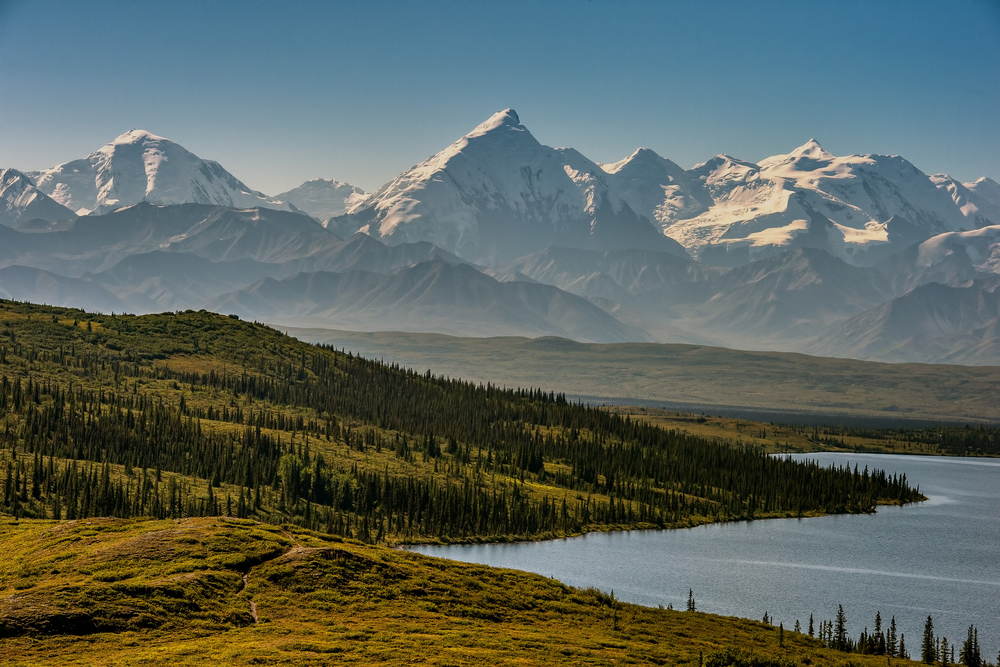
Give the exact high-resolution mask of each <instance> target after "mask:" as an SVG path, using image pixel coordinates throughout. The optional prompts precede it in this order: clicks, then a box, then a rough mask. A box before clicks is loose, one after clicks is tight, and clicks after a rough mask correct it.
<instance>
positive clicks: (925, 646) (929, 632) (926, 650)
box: [920, 615, 937, 665]
mask: <svg viewBox="0 0 1000 667" xmlns="http://www.w3.org/2000/svg"><path fill="white" fill-rule="evenodd" d="M920 660H921V662H923V663H925V664H928V665H933V664H934V663H935V662H937V644H936V643H935V641H934V619H932V618H931V617H930V616H929V615H928V616H927V621H926V622H925V623H924V639H923V641H922V642H921V643H920Z"/></svg>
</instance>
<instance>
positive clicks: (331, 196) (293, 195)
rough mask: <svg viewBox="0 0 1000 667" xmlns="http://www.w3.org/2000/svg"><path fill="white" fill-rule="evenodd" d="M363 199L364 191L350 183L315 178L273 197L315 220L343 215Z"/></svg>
mask: <svg viewBox="0 0 1000 667" xmlns="http://www.w3.org/2000/svg"><path fill="white" fill-rule="evenodd" d="M364 198H365V191H364V190H362V189H361V188H358V187H355V186H353V185H351V184H350V183H341V182H340V181H329V180H326V179H322V178H316V179H313V180H311V181H306V182H305V183H303V184H302V185H300V186H299V187H297V188H292V189H291V190H289V191H287V192H282V193H281V194H279V195H276V196H275V199H277V200H279V201H286V202H290V203H292V204H294V205H295V206H296V207H298V208H299V209H300V210H302V211H305V212H306V213H308V214H309V215H311V216H312V217H314V218H316V219H317V220H328V219H329V218H332V217H334V216H338V215H343V214H344V213H346V212H347V209H348V208H350V207H351V206H353V205H354V204H357V203H358V202H360V201H361V200H363V199H364Z"/></svg>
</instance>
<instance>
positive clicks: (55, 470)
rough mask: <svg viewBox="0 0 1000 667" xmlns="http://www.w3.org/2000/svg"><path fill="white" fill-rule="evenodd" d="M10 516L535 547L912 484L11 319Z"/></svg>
mask: <svg viewBox="0 0 1000 667" xmlns="http://www.w3.org/2000/svg"><path fill="white" fill-rule="evenodd" d="M0 374H2V377H0V414H2V415H3V421H2V424H0V446H2V448H3V459H2V463H0V469H2V470H3V472H2V474H3V479H4V481H3V497H2V499H0V500H2V503H3V508H4V510H5V511H6V512H8V513H11V514H13V515H14V516H18V517H39V518H66V519H73V518H84V517H91V516H113V517H123V518H130V517H153V518H177V517H191V516H212V515H227V516H235V517H240V518H256V519H259V520H262V521H268V522H272V523H282V522H290V523H294V524H297V525H301V526H303V527H306V528H311V529H314V530H320V531H326V532H329V533H334V534H340V535H345V536H350V537H355V538H357V539H360V540H363V541H367V542H372V543H376V542H406V541H410V542H418V541H426V540H446V541H461V540H479V539H487V540H498V539H500V540H502V539H534V538H540V537H547V536H556V535H568V534H577V533H581V532H586V531H591V530H601V529H609V528H625V527H675V526H690V525H696V524H699V523H705V522H711V521H733V520H747V519H755V518H763V517H776V516H803V515H807V514H817V513H834V512H871V511H873V510H874V508H875V506H876V504H878V503H885V502H891V503H907V502H911V501H915V500H917V499H919V498H920V497H921V496H920V494H919V491H918V490H917V489H914V488H911V487H910V485H909V484H908V483H907V480H906V479H905V477H903V476H889V475H886V474H885V473H883V472H881V471H877V470H867V469H865V470H857V469H853V470H849V469H834V468H821V467H819V466H818V465H816V464H805V463H799V462H793V461H790V460H786V459H783V458H776V457H769V456H766V455H764V454H763V453H762V452H761V451H758V450H756V449H754V448H751V447H745V446H739V445H736V444H735V443H733V444H730V445H727V444H721V443H717V442H716V443H713V442H708V441H707V440H701V439H698V438H696V437H692V436H688V435H684V434H681V433H679V432H677V431H669V430H663V429H661V428H658V427H656V426H651V425H648V424H644V423H642V422H639V421H637V420H635V421H634V420H631V419H630V418H629V417H628V416H624V417H622V416H619V415H612V414H610V413H608V412H607V411H604V410H602V409H598V408H593V407H588V406H586V405H583V404H576V403H572V402H569V401H567V400H566V398H565V397H564V396H562V395H558V394H555V393H553V392H546V391H545V390H542V389H512V388H502V387H497V386H493V385H491V384H486V385H473V384H470V383H467V382H463V381H461V380H458V379H449V378H445V377H439V376H435V375H434V374H433V373H431V372H430V371H427V372H423V373H421V372H416V371H413V370H409V369H403V368H399V367H397V366H394V365H388V364H384V363H380V362H378V361H372V360H368V359H364V358H360V357H358V356H354V355H352V354H350V353H346V354H345V353H343V352H340V351H337V350H334V349H331V348H329V347H322V346H313V345H307V344H305V343H302V342H299V341H297V340H295V339H293V338H290V337H288V336H285V335H283V334H281V333H280V332H278V331H275V330H273V329H270V328H268V327H265V326H263V325H261V324H257V323H251V322H244V321H240V320H238V319H236V318H235V317H233V316H230V317H225V316H220V315H215V314H212V313H208V312H205V311H199V312H194V311H187V312H182V313H166V314H159V315H146V316H129V315H88V314H85V313H82V312H80V311H74V310H67V309H60V308H51V307H44V306H35V305H29V304H20V303H14V302H3V303H2V305H0Z"/></svg>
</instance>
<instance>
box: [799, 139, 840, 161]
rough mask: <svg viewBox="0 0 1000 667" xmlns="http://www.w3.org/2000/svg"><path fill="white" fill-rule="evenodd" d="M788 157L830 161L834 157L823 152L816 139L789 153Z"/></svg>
mask: <svg viewBox="0 0 1000 667" xmlns="http://www.w3.org/2000/svg"><path fill="white" fill-rule="evenodd" d="M788 157H806V158H810V159H813V160H830V159H832V158H834V157H836V156H835V155H834V154H833V153H829V152H827V151H825V150H824V149H823V147H822V146H820V145H819V142H818V141H816V139H810V140H809V141H807V142H806V143H804V144H802V145H801V146H799V147H798V148H796V149H795V150H793V151H792V152H791V153H789V154H788Z"/></svg>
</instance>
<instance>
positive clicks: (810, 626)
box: [809, 614, 815, 637]
mask: <svg viewBox="0 0 1000 667" xmlns="http://www.w3.org/2000/svg"><path fill="white" fill-rule="evenodd" d="M809 636H810V637H813V636H815V635H813V615H812V614H809Z"/></svg>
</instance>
